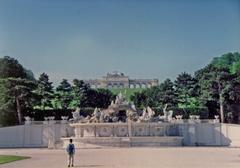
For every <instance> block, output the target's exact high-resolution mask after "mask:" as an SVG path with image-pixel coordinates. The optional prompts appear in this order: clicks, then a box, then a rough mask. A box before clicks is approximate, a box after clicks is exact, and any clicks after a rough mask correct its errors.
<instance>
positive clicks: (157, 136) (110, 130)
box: [62, 92, 183, 147]
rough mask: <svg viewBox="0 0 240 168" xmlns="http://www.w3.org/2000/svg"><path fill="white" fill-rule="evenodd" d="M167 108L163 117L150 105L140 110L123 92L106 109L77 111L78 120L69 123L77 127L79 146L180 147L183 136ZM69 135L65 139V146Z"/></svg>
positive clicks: (77, 143)
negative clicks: (85, 114)
mask: <svg viewBox="0 0 240 168" xmlns="http://www.w3.org/2000/svg"><path fill="white" fill-rule="evenodd" d="M166 109H167V106H166V107H165V113H166V114H164V119H163V120H162V119H161V117H159V116H155V112H154V111H153V110H152V109H151V108H150V107H146V108H144V109H143V111H142V112H141V111H140V112H139V111H137V109H136V107H135V105H134V104H132V103H129V102H127V101H126V99H125V97H124V96H123V95H122V93H121V92H120V93H119V94H118V95H117V97H116V100H115V101H113V102H111V104H110V105H109V107H108V108H107V109H99V108H95V110H94V112H93V115H92V116H90V117H89V116H88V117H85V118H81V117H80V113H79V112H78V120H74V121H75V122H73V123H72V124H70V126H72V127H74V129H75V136H74V137H71V138H72V139H74V142H75V145H76V147H99V146H112V147H114V146H116V147H130V146H181V145H182V139H183V138H182V137H181V136H180V135H179V133H178V127H177V126H176V124H175V123H171V117H172V113H171V112H170V113H169V111H167V110H166ZM76 111H77V110H76ZM73 114H74V115H75V117H76V115H77V114H75V113H73ZM139 114H141V115H139ZM73 117H74V116H73ZM80 118H81V119H80ZM76 121H77V122H76ZM69 138H70V137H69ZM69 138H62V140H63V142H64V143H63V144H64V146H66V145H67V143H68V140H69Z"/></svg>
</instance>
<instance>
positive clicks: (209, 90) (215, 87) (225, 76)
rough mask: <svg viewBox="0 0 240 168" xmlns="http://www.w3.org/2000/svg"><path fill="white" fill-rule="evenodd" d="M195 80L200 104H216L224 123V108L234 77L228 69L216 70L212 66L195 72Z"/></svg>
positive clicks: (216, 68)
mask: <svg viewBox="0 0 240 168" xmlns="http://www.w3.org/2000/svg"><path fill="white" fill-rule="evenodd" d="M196 78H197V79H198V84H199V86H200V92H201V93H200V98H201V100H202V102H205V104H207V103H208V102H214V101H215V102H217V104H218V106H219V113H220V116H221V121H222V122H224V121H225V119H224V118H225V112H224V108H225V106H226V105H227V104H226V102H227V99H228V97H229V96H228V95H229V91H230V89H231V85H232V84H231V82H232V80H233V79H234V76H233V75H231V74H230V72H229V69H228V68H218V67H216V66H214V65H212V64H210V65H208V66H207V67H205V68H203V69H201V70H199V71H197V72H196Z"/></svg>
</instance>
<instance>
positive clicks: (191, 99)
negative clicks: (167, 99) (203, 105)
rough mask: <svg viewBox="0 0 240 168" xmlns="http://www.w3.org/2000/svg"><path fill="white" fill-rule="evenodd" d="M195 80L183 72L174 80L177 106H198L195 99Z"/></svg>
mask: <svg viewBox="0 0 240 168" xmlns="http://www.w3.org/2000/svg"><path fill="white" fill-rule="evenodd" d="M197 88H198V86H197V80H196V79H195V78H193V77H192V76H191V75H190V74H188V73H186V72H183V73H181V74H180V75H178V77H177V79H176V80H175V89H176V94H177V101H178V107H180V108H198V107H199V106H200V103H199V101H198V100H197V96H198V90H197Z"/></svg>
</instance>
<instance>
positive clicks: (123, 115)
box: [72, 92, 173, 123]
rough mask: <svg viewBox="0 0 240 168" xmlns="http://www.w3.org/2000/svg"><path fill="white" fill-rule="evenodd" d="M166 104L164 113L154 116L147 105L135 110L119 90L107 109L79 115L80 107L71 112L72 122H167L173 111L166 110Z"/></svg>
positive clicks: (97, 109) (153, 112)
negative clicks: (87, 114) (85, 115)
mask: <svg viewBox="0 0 240 168" xmlns="http://www.w3.org/2000/svg"><path fill="white" fill-rule="evenodd" d="M167 107H168V105H167V104H166V105H165V107H164V109H163V113H164V115H162V116H161V115H158V116H156V113H155V111H154V110H152V109H151V108H150V107H149V106H148V107H144V108H143V110H142V111H141V110H137V109H136V107H135V105H134V104H132V103H129V102H128V101H126V99H125V97H124V96H123V95H122V93H121V92H120V93H119V94H118V95H117V96H116V99H115V101H112V102H111V104H110V105H109V107H108V108H107V109H100V108H95V109H94V112H93V114H92V116H87V117H84V116H82V115H81V110H80V108H77V109H76V110H75V111H74V112H72V115H73V119H72V121H74V122H80V123H108V122H127V121H134V122H169V121H171V120H172V115H173V111H172V110H170V111H168V110H167Z"/></svg>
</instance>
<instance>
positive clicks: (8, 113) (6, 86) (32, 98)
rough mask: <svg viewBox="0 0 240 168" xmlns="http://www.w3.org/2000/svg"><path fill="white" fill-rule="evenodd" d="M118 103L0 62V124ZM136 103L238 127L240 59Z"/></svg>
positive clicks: (148, 92)
mask: <svg viewBox="0 0 240 168" xmlns="http://www.w3.org/2000/svg"><path fill="white" fill-rule="evenodd" d="M114 98H115V95H114V94H113V93H112V92H111V91H110V90H108V89H92V88H90V86H89V85H88V84H85V83H84V82H83V81H82V80H78V79H74V80H73V81H72V83H69V82H68V80H66V79H63V80H62V82H61V83H60V84H59V85H58V86H56V87H54V86H53V84H52V82H50V80H49V76H48V75H47V74H46V73H42V74H41V75H40V76H39V78H38V79H37V80H36V79H35V78H34V74H33V73H32V71H31V70H27V69H25V68H24V67H23V66H22V65H21V64H20V63H19V62H18V61H17V60H16V59H14V58H11V57H9V56H5V57H3V58H0V125H11V124H16V123H19V124H21V123H22V121H23V116H24V115H28V114H27V112H29V111H33V110H34V109H38V110H42V111H43V112H44V110H51V109H52V110H55V109H60V110H63V111H68V110H69V109H75V108H77V107H80V108H88V107H91V108H95V107H98V108H107V107H108V105H110V103H111V101H112V100H114ZM130 99H131V101H132V102H134V104H135V105H136V106H137V107H138V108H143V107H146V106H150V107H153V108H158V109H162V108H163V107H164V105H165V104H168V108H175V109H182V110H183V111H184V113H185V114H186V113H187V114H188V115H189V114H191V113H193V112H194V114H199V113H200V110H198V109H204V110H205V109H208V111H209V117H214V115H216V114H219V115H220V116H221V121H222V122H225V121H230V122H234V121H236V120H237V118H239V117H240V114H239V111H240V54H239V53H227V54H224V55H223V56H221V57H216V58H214V59H213V60H212V61H211V62H210V63H209V64H208V65H207V66H205V67H203V68H202V69H200V70H198V71H196V72H195V74H194V75H193V76H192V75H191V74H188V73H186V72H183V73H180V74H179V75H178V76H177V77H176V79H175V81H171V80H170V79H166V80H165V81H163V82H162V83H161V84H160V85H159V86H154V87H151V88H147V89H144V90H142V91H140V92H135V93H134V94H133V95H132V96H131V98H130ZM43 115H45V114H43ZM185 116H186V115H185Z"/></svg>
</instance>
